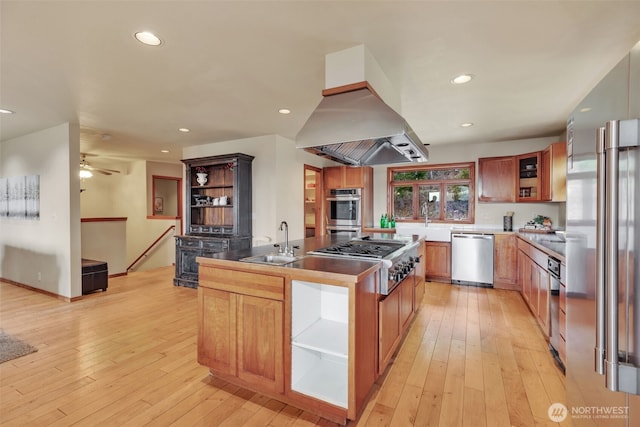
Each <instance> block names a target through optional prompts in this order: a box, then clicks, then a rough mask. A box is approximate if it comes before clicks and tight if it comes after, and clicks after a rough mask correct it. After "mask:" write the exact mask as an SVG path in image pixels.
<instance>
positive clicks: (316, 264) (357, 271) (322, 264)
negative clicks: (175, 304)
mask: <svg viewBox="0 0 640 427" xmlns="http://www.w3.org/2000/svg"><path fill="white" fill-rule="evenodd" d="M365 236H370V239H372V240H392V241H394V240H395V241H398V240H400V241H406V240H407V236H397V235H394V234H388V233H365V234H355V233H353V234H332V235H326V236H319V237H309V238H306V239H301V240H293V241H290V242H289V246H290V247H291V246H299V247H300V249H296V250H295V253H296V256H303V257H302V258H300V259H299V260H297V261H293V262H291V263H288V264H284V265H270V264H259V263H250V262H242V261H239V260H240V259H241V258H246V257H253V256H258V255H267V254H274V253H276V252H277V250H278V249H277V248H276V247H274V246H273V244H269V245H264V246H255V247H252V248H249V249H239V250H234V251H226V252H218V253H215V254H212V255H211V256H208V257H206V258H203V257H198V258H197V260H198V262H200V263H211V264H226V265H227V266H228V267H233V266H235V267H238V265H239V264H241V265H242V268H243V269H249V270H261V271H266V270H270V271H274V272H275V271H278V272H281V273H287V271H288V272H291V269H295V270H301V271H302V270H306V271H309V272H316V273H323V274H324V273H329V274H336V275H340V276H353V277H354V278H357V277H359V276H362V275H366V274H369V273H370V272H371V271H372V270H377V269H379V268H380V265H381V263H380V262H379V261H378V260H359V259H353V258H349V259H347V258H337V257H327V256H321V255H306V254H307V252H310V251H314V250H316V249H319V248H323V247H326V246H330V245H332V244H335V243H340V242H348V241H350V240H352V239H354V238H362V237H365ZM415 240H419V237H418V236H414V237H412V238H411V239H410V241H415ZM278 244H280V245H281V246H284V242H278Z"/></svg>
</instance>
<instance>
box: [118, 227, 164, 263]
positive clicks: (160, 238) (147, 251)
mask: <svg viewBox="0 0 640 427" xmlns="http://www.w3.org/2000/svg"><path fill="white" fill-rule="evenodd" d="M174 228H176V226H175V225H172V226H170V227H169V228H167V229H166V230H164V232H163V233H162V234H161V235H160V237H158V238H157V239H156V240H154V242H153V243H152V244H151V245H149V247H148V248H147V249H145V250H144V251H143V252H142V253H141V254H140V256H139V257H138V258H136V260H135V261H133V262H132V263H131V265H129V267H127V271H129V270H131V268H133V266H134V265H136V264H137V263H138V261H140V260H141V259H142V258H144V257H146V256H147V254H148V253H149V251H151V249H153V247H154V246H155V245H157V244H158V242H160V240H162V238H163V237H164V236H166V235H167V233H168V232H170V231H171V230H173V229H174Z"/></svg>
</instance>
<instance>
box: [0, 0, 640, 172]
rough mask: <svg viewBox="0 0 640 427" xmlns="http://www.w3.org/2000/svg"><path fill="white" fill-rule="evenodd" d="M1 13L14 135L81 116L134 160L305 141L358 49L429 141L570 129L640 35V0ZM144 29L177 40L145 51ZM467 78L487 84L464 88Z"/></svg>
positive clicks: (256, 4)
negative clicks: (269, 141) (213, 146)
mask: <svg viewBox="0 0 640 427" xmlns="http://www.w3.org/2000/svg"><path fill="white" fill-rule="evenodd" d="M0 19H1V22H0V24H1V28H0V36H1V39H0V40H1V42H0V43H1V44H0V108H8V109H10V110H14V111H15V112H16V114H13V115H4V114H0V116H1V117H0V120H1V122H0V140H2V141H4V140H7V139H10V138H13V137H16V136H20V135H24V134H27V133H30V132H33V131H36V130H40V129H44V128H47V127H51V126H54V125H57V124H60V123H63V122H66V121H71V122H78V123H79V124H80V126H81V128H82V132H81V151H83V152H88V153H92V154H98V155H99V156H100V157H104V158H113V159H121V160H126V159H134V158H144V159H149V160H177V159H180V157H181V149H182V147H185V146H190V145H197V144H204V143H210V142H219V141H226V140H232V139H238V138H245V137H252V136H260V135H269V134H279V135H282V136H284V137H287V138H291V139H295V136H296V134H297V132H298V131H299V130H300V128H301V127H302V125H303V123H304V122H305V120H306V118H307V117H308V116H309V115H310V114H311V112H312V111H313V109H314V108H315V107H316V105H317V104H318V103H319V102H320V99H321V91H322V89H323V88H324V57H325V55H326V54H328V53H332V52H336V51H339V50H342V49H345V48H348V47H352V46H355V45H359V44H364V45H365V46H366V47H367V49H368V50H369V51H370V52H371V53H372V55H373V56H374V57H375V58H376V60H377V62H378V63H379V65H380V67H381V68H382V69H383V70H384V71H385V73H386V74H387V77H388V78H389V80H390V81H391V82H392V84H393V85H394V87H395V89H396V91H397V92H398V94H399V95H400V97H401V100H402V111H401V113H402V115H403V116H404V117H405V119H406V120H407V121H408V122H409V124H410V125H411V127H412V128H413V130H414V131H415V132H416V134H417V135H418V136H419V137H420V139H421V140H422V142H424V143H429V144H452V143H460V142H485V141H507V140H514V139H522V138H531V137H539V136H548V135H558V134H560V133H561V132H562V131H563V129H564V127H565V121H566V119H567V117H568V115H569V114H570V112H571V111H572V110H573V109H574V108H575V107H576V105H577V103H578V102H579V101H580V100H581V99H582V98H583V97H584V96H585V95H586V94H587V93H588V92H589V90H590V89H591V88H592V87H593V86H594V85H595V84H596V83H597V82H598V81H599V80H600V79H601V78H602V77H603V76H604V75H605V74H606V73H607V72H608V71H609V70H610V69H611V68H612V67H613V66H614V65H615V64H616V63H617V62H618V61H619V60H620V59H621V58H622V57H623V56H624V55H625V54H626V53H627V52H628V51H629V50H630V49H631V48H632V46H633V45H634V44H635V43H636V42H637V41H638V40H640V24H639V22H640V2H638V1H633V2H632V1H629V2H619V3H618V2H612V1H603V2H593V1H588V2H587V1H561V2H558V1H544V2H542V1H494V2H488V1H467V2H464V1H440V2H435V1H413V2H404V1H337V2H331V1H232V2H223V1H198V2H191V1H137V2H128V1H83V2H79V1H66V2H62V1H56V0H49V1H22V0H19V1H7V0H2V1H1V3H0ZM141 30H150V31H154V32H156V33H157V34H158V35H159V36H160V37H161V38H162V39H163V40H164V43H163V44H162V45H161V46H160V47H155V48H154V47H148V46H144V45H141V44H140V43H138V42H137V41H136V40H135V39H134V38H133V33H134V32H136V31H141ZM463 72H464V73H472V74H474V75H475V76H476V77H475V79H474V80H473V81H472V82H471V83H469V84H467V85H462V86H453V85H451V84H450V83H449V80H450V79H451V78H452V77H453V76H455V75H456V74H459V73H463ZM283 107H284V108H289V109H291V110H292V113H291V114H289V115H287V116H284V115H281V114H279V113H278V109H279V108H283ZM463 122H473V123H474V124H475V126H473V127H471V128H461V127H460V126H459V125H460V124H461V123H463ZM180 127H187V128H190V129H191V132H190V133H188V134H185V133H180V132H178V130H177V129H178V128H180ZM103 134H108V135H109V136H110V138H109V137H107V138H104V137H103V136H102V135H103ZM161 149H168V150H170V153H169V154H162V153H160V150H161Z"/></svg>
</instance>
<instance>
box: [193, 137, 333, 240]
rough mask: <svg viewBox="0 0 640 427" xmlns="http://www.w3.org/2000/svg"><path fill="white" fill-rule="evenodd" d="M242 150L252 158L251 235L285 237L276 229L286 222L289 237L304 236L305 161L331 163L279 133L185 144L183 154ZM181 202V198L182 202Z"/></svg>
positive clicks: (213, 153) (220, 153) (200, 155)
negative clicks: (190, 145)
mask: <svg viewBox="0 0 640 427" xmlns="http://www.w3.org/2000/svg"><path fill="white" fill-rule="evenodd" d="M233 153H244V154H248V155H251V156H254V157H255V159H254V160H253V162H252V208H253V212H252V221H253V222H252V230H253V236H254V238H259V237H262V236H268V237H270V238H271V239H272V241H273V242H279V241H282V240H284V233H283V232H282V231H280V230H279V229H278V227H279V225H280V222H281V221H286V222H287V224H288V225H289V239H290V240H295V239H302V238H304V165H305V164H308V165H311V166H316V167H319V168H321V167H323V166H325V165H330V164H334V163H333V162H330V161H327V160H324V159H322V158H320V157H318V156H316V155H313V154H309V153H307V152H306V151H304V150H301V149H299V148H296V147H295V142H294V141H292V140H290V139H287V138H283V137H280V136H278V135H268V136H261V137H255V138H246V139H239V140H233V141H225V142H217V143H211V144H204V145H197V146H192V147H186V148H184V149H183V150H182V155H183V158H185V159H193V158H198V157H207V156H216V155H223V154H233ZM183 203H184V202H183Z"/></svg>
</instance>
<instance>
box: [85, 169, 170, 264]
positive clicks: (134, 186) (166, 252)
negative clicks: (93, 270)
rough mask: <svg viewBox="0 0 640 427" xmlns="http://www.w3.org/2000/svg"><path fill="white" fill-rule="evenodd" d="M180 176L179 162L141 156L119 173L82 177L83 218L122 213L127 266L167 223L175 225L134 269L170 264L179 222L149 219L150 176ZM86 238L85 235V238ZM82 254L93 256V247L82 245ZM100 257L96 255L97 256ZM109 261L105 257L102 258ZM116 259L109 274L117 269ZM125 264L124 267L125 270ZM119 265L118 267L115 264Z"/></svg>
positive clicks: (116, 215)
mask: <svg viewBox="0 0 640 427" xmlns="http://www.w3.org/2000/svg"><path fill="white" fill-rule="evenodd" d="M152 175H163V176H175V177H178V178H180V177H181V176H182V165H181V164H170V163H159V162H146V161H143V160H139V161H134V162H131V163H130V164H129V165H128V167H127V168H126V169H124V170H123V171H122V173H120V174H113V175H108V176H107V175H101V174H97V173H96V174H94V175H93V177H92V178H89V179H85V180H84V181H83V183H82V187H83V188H85V190H86V191H84V192H83V193H82V195H81V204H80V205H81V213H82V217H83V218H96V217H100V218H105V217H124V218H127V221H126V237H125V240H126V242H125V243H124V245H125V248H126V249H125V250H126V256H125V260H126V266H129V265H130V264H131V263H132V262H133V261H134V260H135V259H136V258H137V257H138V256H139V255H140V254H142V252H143V251H144V250H145V249H146V248H147V247H149V246H150V245H151V243H153V242H154V240H155V239H156V238H158V237H159V236H160V235H161V234H162V232H163V231H165V230H166V229H167V228H168V227H169V226H171V225H176V229H175V230H174V231H171V232H170V233H169V234H167V235H166V236H165V237H164V238H163V239H162V240H161V242H160V243H159V244H158V245H157V246H156V247H155V248H154V249H153V250H152V251H151V252H150V253H149V254H148V256H147V257H145V258H144V259H142V260H141V261H140V262H139V263H137V264H136V265H135V266H134V268H133V270H134V271H144V270H150V269H153V268H158V267H165V266H168V265H172V264H173V263H174V262H175V240H174V239H173V236H174V235H176V234H177V233H178V232H179V231H178V230H179V229H180V222H179V221H176V220H170V219H148V218H147V215H151V212H152V209H153V206H152V198H153V195H152V194H151V191H152V186H151V182H152V181H151V176H152ZM84 240H85V242H86V241H87V239H84ZM82 253H83V257H85V258H92V255H93V256H94V259H96V258H95V251H94V250H93V249H91V248H90V247H89V248H87V250H85V249H84V248H83V251H82ZM118 255H119V254H111V255H110V256H109V257H108V258H109V259H113V260H114V261H117V260H118V259H119V256H118ZM98 259H99V258H98ZM105 261H108V260H105ZM119 263H120V262H119V261H117V262H116V264H114V268H113V270H112V268H111V265H110V266H109V274H116V273H120V271H117V268H116V267H117V266H118V265H120V264H119ZM126 266H125V268H124V270H125V271H126ZM118 268H119V267H118Z"/></svg>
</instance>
